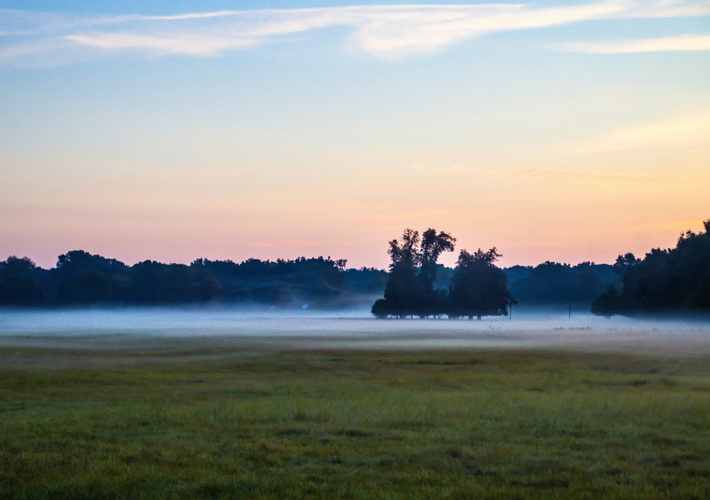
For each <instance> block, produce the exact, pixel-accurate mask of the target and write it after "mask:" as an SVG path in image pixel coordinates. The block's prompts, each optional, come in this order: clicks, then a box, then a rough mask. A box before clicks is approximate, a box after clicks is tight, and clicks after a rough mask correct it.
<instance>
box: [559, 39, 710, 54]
mask: <svg viewBox="0 0 710 500" xmlns="http://www.w3.org/2000/svg"><path fill="white" fill-rule="evenodd" d="M559 48H560V49H561V50H564V51H568V52H583V53H586V54H637V53H641V52H684V51H705V50H710V35H680V36H671V37H663V38H646V39H640V40H625V41H620V42H607V43H569V44H563V45H561V46H560V47H559Z"/></svg>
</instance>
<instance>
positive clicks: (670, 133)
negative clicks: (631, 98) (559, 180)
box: [568, 111, 710, 154]
mask: <svg viewBox="0 0 710 500" xmlns="http://www.w3.org/2000/svg"><path fill="white" fill-rule="evenodd" d="M703 144H705V145H707V144H710V112H707V111H704V112H699V113H693V114H689V115H683V116H677V117H674V118H670V119H667V120H663V121H659V122H656V123H651V124H647V125H640V126H637V127H629V128H623V129H619V130H615V131H612V132H610V133H608V134H605V135H603V136H600V137H596V138H594V139H591V140H589V141H585V142H584V143H581V144H577V145H574V146H571V147H569V148H568V152H569V153H572V154H588V153H598V152H607V151H623V150H630V149H640V148H654V147H661V146H692V145H703Z"/></svg>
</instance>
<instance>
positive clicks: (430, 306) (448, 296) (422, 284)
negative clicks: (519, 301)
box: [372, 228, 515, 319]
mask: <svg viewBox="0 0 710 500" xmlns="http://www.w3.org/2000/svg"><path fill="white" fill-rule="evenodd" d="M455 243H456V239H455V238H454V237H452V236H451V235H450V234H448V233H445V232H437V231H436V230H435V229H431V228H430V229H427V230H426V231H424V233H423V234H422V235H421V237H420V236H419V232H418V231H414V230H413V229H405V230H404V232H403V234H402V238H401V240H392V241H390V242H389V250H388V253H389V255H390V259H391V264H390V273H389V277H388V279H387V284H386V286H385V291H384V298H382V299H378V300H376V301H375V303H374V304H373V306H372V314H374V315H375V316H376V317H378V318H386V317H399V318H403V317H408V316H418V317H421V318H425V317H428V316H435V317H440V316H442V315H444V314H446V315H448V316H449V317H452V318H457V317H460V316H468V317H473V316H476V317H478V318H479V319H480V317H481V316H483V315H499V314H507V311H508V306H509V305H510V304H511V303H515V302H514V299H513V297H512V296H511V295H510V293H508V289H507V281H508V280H507V277H506V275H505V273H504V272H503V271H502V270H501V269H499V268H498V267H496V266H495V261H496V260H497V259H498V257H500V255H499V254H498V253H497V251H496V249H495V248H493V249H491V250H489V251H488V252H483V251H481V250H480V249H479V250H478V251H477V252H475V253H474V254H473V255H472V254H469V253H468V252H467V251H466V250H462V251H461V253H460V255H459V259H458V262H457V265H456V269H455V270H454V271H453V275H452V276H451V280H450V283H449V286H448V289H447V288H437V287H436V284H437V283H438V282H437V276H438V274H439V271H440V270H441V269H442V267H441V266H440V265H439V264H438V259H439V256H440V255H441V254H442V253H443V252H452V251H453V250H454V245H455Z"/></svg>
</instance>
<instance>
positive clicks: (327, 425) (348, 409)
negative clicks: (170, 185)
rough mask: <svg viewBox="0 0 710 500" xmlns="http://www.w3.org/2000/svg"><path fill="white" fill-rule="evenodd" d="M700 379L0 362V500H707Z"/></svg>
mask: <svg viewBox="0 0 710 500" xmlns="http://www.w3.org/2000/svg"><path fill="white" fill-rule="evenodd" d="M708 361H709V360H708V359H707V358H706V357H696V358H688V357H686V358H665V357H655V358H650V357H640V356H636V357H635V356H625V355H620V354H580V353H572V352H569V353H566V352H549V353H544V352H494V351H456V352H421V351H412V352H354V351H340V352H335V351H286V352H281V351H276V350H267V351H261V352H260V351H257V350H244V349H239V348H235V347H232V348H228V347H221V348H214V347H208V346H206V347H204V348H199V347H184V346H183V347H180V346H177V347H176V346H173V347H169V346H166V347H160V346H154V347H152V348H150V349H143V350H140V349H129V350H121V349H111V350H98V351H97V350H91V349H84V350H70V349H63V350H62V349H60V350H43V349H32V348H3V349H0V498H48V499H52V500H58V499H62V498H67V499H69V498H71V499H77V498H79V499H80V498H91V499H94V498H194V497H199V498H306V497H316V498H333V497H339V498H363V499H365V498H367V499H369V498H387V499H389V498H401V499H409V498H526V499H527V498H590V499H597V498H698V499H701V498H708V497H710V486H709V485H710V460H709V457H710V363H708ZM3 367H4V368H3Z"/></svg>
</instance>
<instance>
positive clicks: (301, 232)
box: [0, 0, 710, 267]
mask: <svg viewBox="0 0 710 500" xmlns="http://www.w3.org/2000/svg"><path fill="white" fill-rule="evenodd" d="M1 7H2V9H3V10H0V102H2V103H3V116H2V118H0V144H1V145H2V148H0V176H1V177H0V179H2V181H3V182H2V183H0V200H1V201H0V214H1V215H2V218H1V220H0V234H1V235H2V238H0V258H4V257H5V256H6V255H11V254H18V255H27V256H29V257H31V258H33V259H34V260H36V261H37V262H38V263H39V264H41V265H44V266H51V265H53V264H54V261H55V260H56V256H57V255H58V254H59V253H64V252H66V251H68V250H71V249H75V248H82V249H84V250H87V251H91V252H95V253H101V254H103V255H106V256H110V257H115V258H119V259H121V260H124V261H126V262H136V261H139V260H143V259H148V258H150V259H155V260H163V261H171V262H172V261H178V262H189V261H190V260H192V259H194V258H197V257H206V258H213V259H218V258H219V259H226V258H231V259H233V260H237V261H239V260H242V259H245V258H248V257H258V258H277V257H285V258H290V257H296V256H300V255H306V256H310V255H321V254H323V255H331V256H333V257H334V258H336V257H337V258H347V259H349V260H350V264H351V265H353V266H358V267H359V266H361V265H368V266H370V265H373V266H378V267H384V266H385V265H386V262H387V255H386V242H387V241H388V240H389V239H392V238H394V237H396V236H397V235H398V234H399V233H400V232H401V230H402V229H403V228H405V227H414V228H418V229H421V230H424V229H426V228H427V227H435V228H437V229H440V230H447V231H449V232H451V233H453V234H454V235H455V236H457V237H458V239H459V243H460V247H461V248H468V249H469V250H471V249H475V248H478V247H479V246H480V247H484V248H486V247H491V246H497V247H498V249H499V250H500V251H501V252H502V253H503V255H504V264H505V265H512V264H536V263H539V262H542V261H544V260H548V259H550V260H558V261H566V262H573V263H575V262H580V261H585V260H594V261H597V262H603V261H606V262H610V261H613V259H614V258H615V257H616V255H617V254H618V253H622V252H627V251H634V252H636V253H639V254H643V252H645V251H648V250H650V248H651V247H657V246H661V247H665V246H672V244H674V241H675V239H676V238H677V236H678V233H679V232H681V231H683V230H685V229H698V228H700V227H701V221H702V220H704V219H707V218H708V217H710V214H709V212H710V210H709V209H710V204H709V203H708V202H707V199H706V198H707V196H706V194H705V189H704V186H705V185H707V183H708V181H710V174H709V173H708V172H710V168H708V167H710V165H708V158H710V87H709V86H708V85H707V82H708V81H710V2H708V1H692V0H688V1H682V0H681V1H644V2H640V1H629V0H612V1H601V2H598V1H586V2H585V1H576V2H517V3H513V2H496V3H489V4H476V3H468V2H450V3H447V4H430V3H426V4H424V3H419V4H418V3H417V2H407V3H398V2H390V3H388V4H382V3H379V2H378V3H375V2H358V3H357V4H356V5H353V4H350V3H346V2H311V3H308V4H302V3H299V4H298V6H296V5H295V4H294V3H293V2H268V1H267V2H60V3H58V2H3V3H2V5H1ZM453 258H455V256H454V257H453Z"/></svg>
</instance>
